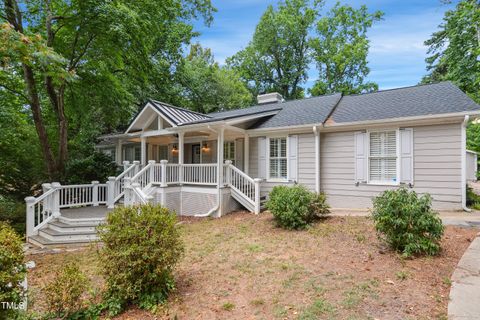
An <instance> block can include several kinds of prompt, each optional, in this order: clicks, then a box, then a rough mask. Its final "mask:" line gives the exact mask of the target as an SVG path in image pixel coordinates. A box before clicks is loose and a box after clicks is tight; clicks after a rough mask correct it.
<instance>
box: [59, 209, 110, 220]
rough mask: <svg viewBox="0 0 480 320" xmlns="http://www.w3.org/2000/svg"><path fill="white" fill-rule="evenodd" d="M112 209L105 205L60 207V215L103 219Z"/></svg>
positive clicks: (68, 217) (72, 217) (74, 217)
mask: <svg viewBox="0 0 480 320" xmlns="http://www.w3.org/2000/svg"><path fill="white" fill-rule="evenodd" d="M111 210H112V209H108V208H107V207H106V206H98V207H92V206H88V207H80V208H68V209H61V210H60V215H61V216H62V217H65V218H67V219H72V220H76V219H105V218H106V216H107V213H108V212H110V211H111Z"/></svg>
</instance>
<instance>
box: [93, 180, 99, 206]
mask: <svg viewBox="0 0 480 320" xmlns="http://www.w3.org/2000/svg"><path fill="white" fill-rule="evenodd" d="M98 184H99V182H98V181H92V205H93V206H94V207H98Z"/></svg>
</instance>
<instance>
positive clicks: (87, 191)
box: [25, 160, 261, 237]
mask: <svg viewBox="0 0 480 320" xmlns="http://www.w3.org/2000/svg"><path fill="white" fill-rule="evenodd" d="M139 168H140V165H139V163H138V162H136V163H135V162H134V163H133V164H132V165H131V166H128V168H127V169H126V170H125V171H124V172H123V173H122V174H120V175H119V176H118V177H110V178H109V181H108V183H106V184H100V183H99V182H98V181H92V183H91V184H79V185H65V186H62V185H60V184H59V183H55V182H54V183H52V184H44V185H43V186H44V193H43V194H42V195H41V196H39V197H37V198H35V197H27V198H25V201H26V204H27V210H26V211H27V212H26V215H27V237H30V236H32V235H35V234H37V231H38V230H39V229H40V228H41V227H42V226H43V225H45V224H46V223H48V221H50V220H51V219H52V218H53V217H56V216H60V209H61V208H71V207H77V206H88V205H92V206H98V205H103V204H106V205H108V206H109V207H110V208H113V206H114V204H115V202H117V201H118V200H119V199H120V198H121V197H122V196H125V204H126V205H130V204H135V203H148V202H149V201H150V200H151V199H152V197H150V196H149V195H148V188H149V187H150V186H152V185H153V184H158V185H159V186H160V187H167V186H169V185H173V184H186V185H189V184H190V185H210V186H215V185H217V179H218V178H217V177H218V165H217V164H216V163H211V164H169V163H168V161H167V160H162V161H160V164H158V163H156V162H155V161H153V160H151V161H149V163H148V165H146V166H145V167H144V168H143V169H141V170H140V171H138V169H139ZM222 168H223V172H222V173H223V179H222V182H223V183H222V185H223V186H227V187H230V188H231V189H232V194H233V192H235V196H236V197H241V198H240V199H239V201H240V200H242V201H243V200H244V205H246V207H247V208H249V209H250V210H252V211H254V212H255V213H259V212H260V181H261V180H260V179H252V178H250V177H249V176H248V175H247V174H245V173H244V172H242V171H241V170H239V169H238V168H236V167H235V166H234V165H233V164H232V163H231V161H226V162H225V164H223V165H222Z"/></svg>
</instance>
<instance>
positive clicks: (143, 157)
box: [140, 137, 147, 165]
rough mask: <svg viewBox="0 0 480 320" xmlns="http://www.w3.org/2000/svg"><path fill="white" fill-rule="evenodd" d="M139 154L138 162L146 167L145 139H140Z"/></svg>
mask: <svg viewBox="0 0 480 320" xmlns="http://www.w3.org/2000/svg"><path fill="white" fill-rule="evenodd" d="M140 152H141V156H140V162H141V163H142V165H146V164H147V138H145V137H141V138H140Z"/></svg>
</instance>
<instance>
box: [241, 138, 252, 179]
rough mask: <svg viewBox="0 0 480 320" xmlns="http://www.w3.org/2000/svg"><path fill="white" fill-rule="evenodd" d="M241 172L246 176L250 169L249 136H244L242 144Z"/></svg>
mask: <svg viewBox="0 0 480 320" xmlns="http://www.w3.org/2000/svg"><path fill="white" fill-rule="evenodd" d="M243 148H244V149H245V150H243V157H244V159H243V171H244V172H245V174H247V175H248V170H249V167H250V136H249V135H248V134H245V137H244V143H243Z"/></svg>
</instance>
